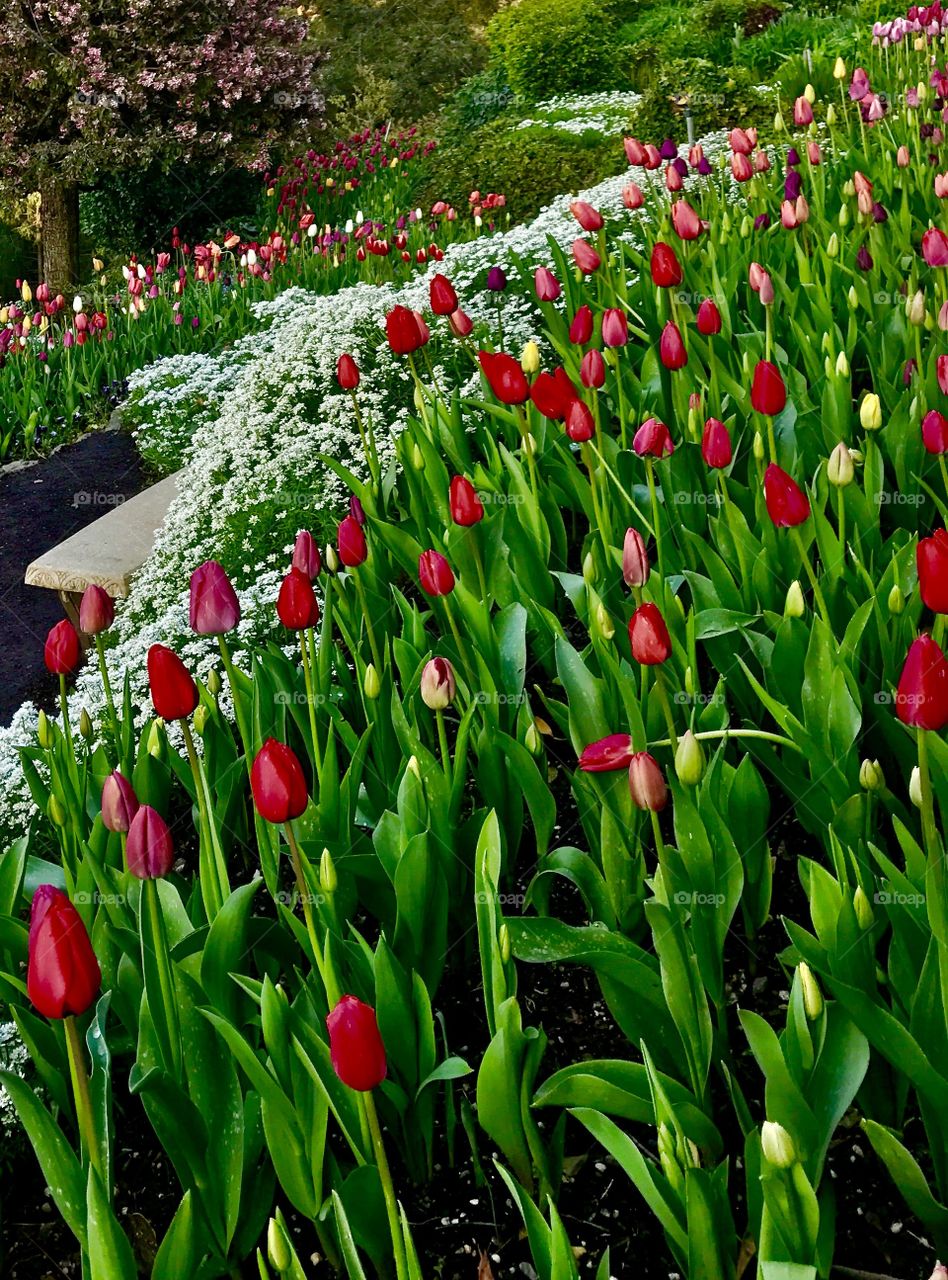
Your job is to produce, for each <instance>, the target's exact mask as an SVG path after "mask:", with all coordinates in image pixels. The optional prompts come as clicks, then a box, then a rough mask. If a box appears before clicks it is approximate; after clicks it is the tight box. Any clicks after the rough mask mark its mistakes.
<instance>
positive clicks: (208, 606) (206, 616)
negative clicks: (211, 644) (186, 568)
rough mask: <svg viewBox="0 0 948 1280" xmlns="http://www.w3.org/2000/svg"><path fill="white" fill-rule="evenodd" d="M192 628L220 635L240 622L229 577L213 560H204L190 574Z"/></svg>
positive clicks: (237, 606)
mask: <svg viewBox="0 0 948 1280" xmlns="http://www.w3.org/2000/svg"><path fill="white" fill-rule="evenodd" d="M189 618H190V622H191V630H192V631H195V632H197V634H198V635H199V636H219V635H223V633H224V632H225V631H232V630H233V628H234V627H236V625H237V623H238V622H239V621H240V601H239V600H238V599H237V592H236V591H235V590H234V588H233V587H232V586H231V581H230V578H228V576H227V574H226V573H225V572H224V569H223V567H222V566H221V565H219V564H218V563H217V561H216V560H205V561H204V563H203V564H201V565H198V567H197V568H196V569H195V570H194V572H193V573H192V574H191V605H190V612H189Z"/></svg>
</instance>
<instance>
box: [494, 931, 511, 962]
mask: <svg viewBox="0 0 948 1280" xmlns="http://www.w3.org/2000/svg"><path fill="white" fill-rule="evenodd" d="M497 949H498V950H499V951H500V958H501V961H502V962H503V963H504V964H509V963H510V955H511V948H510V929H509V928H508V926H507V925H506V924H502V925H501V926H500V928H499V929H498V930H497Z"/></svg>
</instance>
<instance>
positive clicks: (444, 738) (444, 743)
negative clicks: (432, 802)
mask: <svg viewBox="0 0 948 1280" xmlns="http://www.w3.org/2000/svg"><path fill="white" fill-rule="evenodd" d="M435 721H436V723H437V725H438V743H439V745H440V747H441V763H442V765H443V766H444V776H445V777H446V778H447V780H448V787H449V788H450V787H451V782H452V778H451V753H450V751H449V750H448V735H447V732H446V730H445V727H444V712H443V711H442V710H441V708H440V707H436V708H435Z"/></svg>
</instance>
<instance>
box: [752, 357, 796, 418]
mask: <svg viewBox="0 0 948 1280" xmlns="http://www.w3.org/2000/svg"><path fill="white" fill-rule="evenodd" d="M786 403H787V388H786V387H785V386H784V381H783V378H782V377H781V376H780V370H779V369H778V368H777V366H776V365H775V364H772V363H771V361H769V360H758V362H757V366H756V368H755V369H754V381H753V384H752V385H751V404H752V405H753V406H754V408H755V409H756V410H757V412H758V413H763V414H766V415H767V416H768V417H774V416H775V415H776V414H778V413H780V411H781V410H782V409H783V407H784V405H785V404H786Z"/></svg>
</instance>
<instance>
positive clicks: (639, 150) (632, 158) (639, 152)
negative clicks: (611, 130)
mask: <svg viewBox="0 0 948 1280" xmlns="http://www.w3.org/2000/svg"><path fill="white" fill-rule="evenodd" d="M622 145H623V147H624V148H625V158H626V160H628V162H629V164H634V165H637V166H638V167H639V168H642V167H643V166H644V164H645V147H644V146H643V145H642V143H641V142H639V140H638V138H623V140H622Z"/></svg>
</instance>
